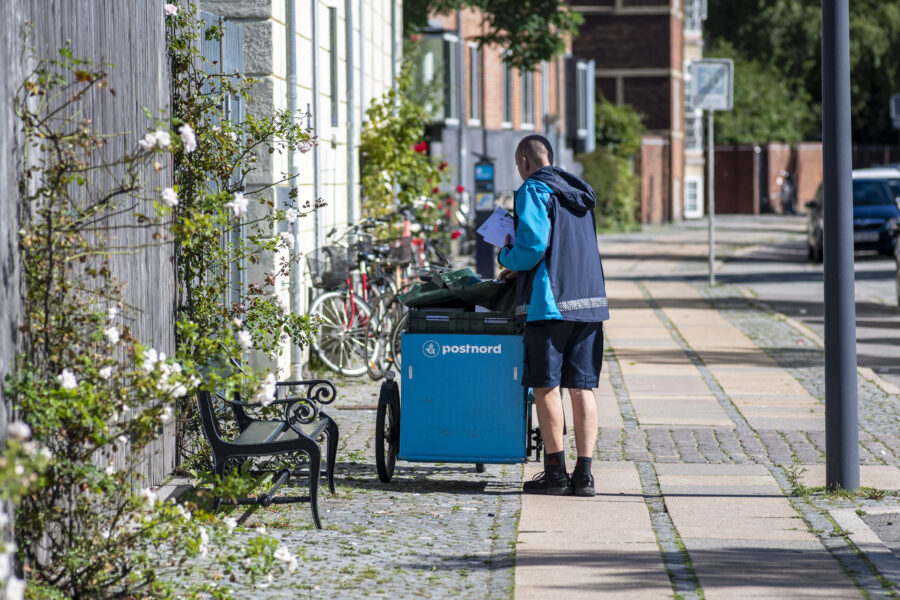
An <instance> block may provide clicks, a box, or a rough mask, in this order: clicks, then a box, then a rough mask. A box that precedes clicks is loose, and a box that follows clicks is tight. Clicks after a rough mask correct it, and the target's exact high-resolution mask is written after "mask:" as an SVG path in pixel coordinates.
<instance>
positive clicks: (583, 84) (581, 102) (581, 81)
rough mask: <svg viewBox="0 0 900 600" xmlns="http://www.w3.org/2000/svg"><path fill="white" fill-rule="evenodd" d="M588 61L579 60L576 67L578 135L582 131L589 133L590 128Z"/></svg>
mask: <svg viewBox="0 0 900 600" xmlns="http://www.w3.org/2000/svg"><path fill="white" fill-rule="evenodd" d="M587 72H588V70H587V63H585V62H579V63H578V65H577V66H576V68H575V94H576V98H577V99H578V108H577V112H576V119H577V121H576V127H577V128H578V135H579V136H581V135H582V132H584V133H587V129H588V120H587V113H588V107H587V89H588V80H587Z"/></svg>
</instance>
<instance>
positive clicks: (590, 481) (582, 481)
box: [571, 473, 596, 496]
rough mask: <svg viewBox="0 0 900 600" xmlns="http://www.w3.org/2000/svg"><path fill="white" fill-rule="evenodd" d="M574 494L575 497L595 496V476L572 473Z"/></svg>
mask: <svg viewBox="0 0 900 600" xmlns="http://www.w3.org/2000/svg"><path fill="white" fill-rule="evenodd" d="M571 481H572V494H574V495H575V496H593V495H595V494H596V492H595V491H594V476H593V475H591V474H590V473H572V477H571Z"/></svg>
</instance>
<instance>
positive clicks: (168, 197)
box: [162, 187, 178, 208]
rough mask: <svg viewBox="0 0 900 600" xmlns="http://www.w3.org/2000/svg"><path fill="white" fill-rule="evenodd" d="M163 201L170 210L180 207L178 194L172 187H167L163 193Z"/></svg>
mask: <svg viewBox="0 0 900 600" xmlns="http://www.w3.org/2000/svg"><path fill="white" fill-rule="evenodd" d="M162 200H163V203H164V204H165V205H166V206H168V207H169V208H174V207H176V206H178V192H176V191H175V190H173V189H172V188H170V187H167V188H166V189H164V190H163V191H162Z"/></svg>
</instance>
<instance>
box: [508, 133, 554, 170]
mask: <svg viewBox="0 0 900 600" xmlns="http://www.w3.org/2000/svg"><path fill="white" fill-rule="evenodd" d="M551 165H553V147H552V146H551V145H550V142H548V141H547V138H545V137H544V136H542V135H538V134H536V133H533V134H531V135H526V136H525V137H523V138H522V141H521V142H519V145H518V147H516V168H517V169H519V175H521V176H522V180H523V181H524V180H526V179H528V178H529V177H531V174H532V173H534V172H535V171H537V170H538V169H541V168H543V167H549V166H551Z"/></svg>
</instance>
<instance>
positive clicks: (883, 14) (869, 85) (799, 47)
mask: <svg viewBox="0 0 900 600" xmlns="http://www.w3.org/2000/svg"><path fill="white" fill-rule="evenodd" d="M821 30H822V14H821V3H820V1H819V0H744V1H742V2H733V1H731V0H709V20H708V21H707V23H706V35H707V40H708V42H711V45H712V46H716V44H717V43H720V42H723V41H725V42H728V43H730V44H731V48H733V52H734V53H733V54H732V55H731V56H730V58H736V59H741V60H743V61H754V62H756V63H758V64H759V65H760V68H758V69H757V72H756V73H755V74H756V75H758V76H759V77H757V78H756V79H753V78H752V77H751V78H750V79H748V80H743V79H741V78H737V79H736V81H735V93H736V96H737V94H739V93H741V94H744V95H750V93H749V91H747V90H749V89H750V88H752V87H753V86H759V85H760V84H764V83H765V82H764V81H763V80H762V73H768V77H769V82H768V85H770V86H771V85H780V82H784V84H783V85H784V86H786V87H787V89H788V90H791V91H796V93H795V94H793V98H794V100H796V102H794V103H792V104H791V105H790V106H789V107H788V108H787V109H786V110H785V112H788V111H795V110H799V111H800V112H795V113H793V114H788V117H789V118H792V119H796V120H799V121H800V122H802V123H803V127H802V137H804V138H806V139H819V138H821V126H820V121H821V110H822V109H821V98H822V60H821V46H822V34H821ZM898 46H900V4H898V3H896V2H882V1H881V0H854V1H853V2H851V3H850V91H851V102H852V118H853V121H852V127H853V138H854V140H855V141H858V142H891V141H893V140H894V139H895V132H894V131H893V128H892V125H891V122H890V115H889V112H888V102H889V99H890V96H891V94H893V93H897V92H900V54H898V53H897V52H896V48H897V47H898ZM716 47H718V48H719V49H720V50H725V49H726V47H725V46H716ZM706 54H707V55H708V56H713V54H712V52H710V51H707V52H706ZM721 57H722V58H728V57H729V56H721ZM751 75H752V74H751ZM738 90H741V91H740V92H739V91H738ZM801 90H802V91H804V92H805V94H802V93H800V91H801ZM804 98H805V99H808V101H809V104H808V105H807V106H806V108H805V110H801V103H802V102H803V101H804ZM773 100H774V101H777V97H776V98H773ZM773 110H774V109H773ZM758 141H765V140H758Z"/></svg>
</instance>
